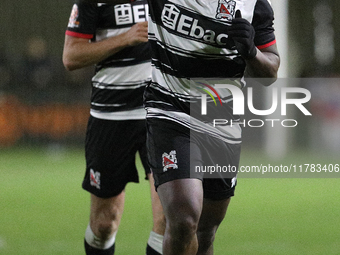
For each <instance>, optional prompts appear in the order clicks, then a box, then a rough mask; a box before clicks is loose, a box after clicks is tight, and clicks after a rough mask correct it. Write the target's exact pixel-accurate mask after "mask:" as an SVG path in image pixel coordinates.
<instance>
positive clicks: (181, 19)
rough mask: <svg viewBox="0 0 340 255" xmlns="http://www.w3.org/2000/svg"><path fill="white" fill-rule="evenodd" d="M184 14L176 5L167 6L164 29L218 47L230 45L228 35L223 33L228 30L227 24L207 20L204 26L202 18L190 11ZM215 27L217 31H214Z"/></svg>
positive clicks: (164, 13)
mask: <svg viewBox="0 0 340 255" xmlns="http://www.w3.org/2000/svg"><path fill="white" fill-rule="evenodd" d="M183 12H184V11H183V9H180V8H179V7H177V6H176V5H174V4H165V5H164V8H163V11H162V16H161V19H162V23H163V25H164V27H166V28H168V29H170V30H172V31H174V32H175V33H177V34H181V35H184V36H186V37H190V38H192V39H194V40H196V41H201V42H204V43H208V44H213V45H218V46H228V45H230V39H229V40H228V34H226V33H223V32H221V31H223V30H224V31H225V30H226V28H227V25H226V24H221V23H215V22H213V21H207V20H205V22H204V24H203V23H202V22H201V23H200V20H199V19H200V18H201V19H202V16H199V15H197V14H195V13H191V12H188V11H185V14H184V13H183ZM208 27H209V28H208ZM214 27H215V28H216V29H214V30H213V28H214ZM217 27H219V28H217ZM218 30H220V31H218ZM228 41H229V42H228Z"/></svg>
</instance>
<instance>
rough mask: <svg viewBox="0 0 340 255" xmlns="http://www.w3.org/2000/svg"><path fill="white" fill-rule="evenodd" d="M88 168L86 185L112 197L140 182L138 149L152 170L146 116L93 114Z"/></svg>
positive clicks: (88, 128)
mask: <svg viewBox="0 0 340 255" xmlns="http://www.w3.org/2000/svg"><path fill="white" fill-rule="evenodd" d="M85 142H86V144H85V153H86V172H85V177H84V180H83V185H82V186H83V188H84V189H85V190H87V191H89V192H90V193H92V194H94V195H96V196H98V197H101V198H109V197H113V196H116V195H118V194H119V193H121V192H122V191H123V190H124V188H125V186H126V184H127V183H128V182H139V179H138V172H137V168H136V153H137V152H139V155H140V159H141V161H142V164H143V166H144V169H145V174H146V175H147V174H148V173H150V172H151V171H150V168H149V167H148V164H147V155H146V129H145V120H119V121H113V120H103V119H97V118H94V117H92V116H90V118H89V121H88V127H87V132H86V141H85Z"/></svg>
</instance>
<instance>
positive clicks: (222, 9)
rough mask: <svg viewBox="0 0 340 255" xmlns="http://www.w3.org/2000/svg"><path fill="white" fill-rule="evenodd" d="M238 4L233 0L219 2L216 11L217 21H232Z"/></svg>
mask: <svg viewBox="0 0 340 255" xmlns="http://www.w3.org/2000/svg"><path fill="white" fill-rule="evenodd" d="M235 7H236V2H235V1H233V0H230V1H228V0H219V1H218V7H217V10H216V19H226V20H227V21H232V19H233V16H234V14H235Z"/></svg>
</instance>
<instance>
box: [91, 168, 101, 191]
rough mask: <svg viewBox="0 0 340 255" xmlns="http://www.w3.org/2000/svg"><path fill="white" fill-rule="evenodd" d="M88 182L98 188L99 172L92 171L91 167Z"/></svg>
mask: <svg viewBox="0 0 340 255" xmlns="http://www.w3.org/2000/svg"><path fill="white" fill-rule="evenodd" d="M90 184H91V186H94V187H96V188H97V189H100V173H99V172H95V171H93V169H90Z"/></svg>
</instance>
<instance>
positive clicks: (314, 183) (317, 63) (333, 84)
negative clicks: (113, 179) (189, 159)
mask: <svg viewBox="0 0 340 255" xmlns="http://www.w3.org/2000/svg"><path fill="white" fill-rule="evenodd" d="M272 4H273V6H274V10H275V16H276V20H275V28H276V34H277V38H278V41H277V44H278V46H279V50H280V53H281V58H282V66H281V69H280V79H287V78H290V79H293V82H290V81H292V80H288V79H287V81H286V84H287V85H288V86H301V87H303V88H306V89H308V90H309V91H310V92H311V93H312V99H311V100H310V101H309V102H308V104H306V107H307V108H308V110H309V111H310V112H311V113H312V116H304V115H303V114H301V112H300V111H297V109H296V107H295V108H294V107H293V108H294V109H290V110H289V116H286V117H284V118H286V119H288V118H289V119H292V118H293V119H296V120H297V121H298V123H299V124H298V126H296V127H295V128H285V129H283V128H280V127H278V128H277V129H276V128H268V127H264V128H248V127H246V128H244V135H243V137H244V139H243V140H244V142H243V152H242V155H241V164H243V165H260V164H263V163H266V164H267V163H270V164H273V165H274V164H276V165H279V164H287V165H288V164H305V163H308V164H310V163H321V164H336V163H338V164H339V163H340V162H339V153H340V132H339V130H340V82H339V79H338V77H339V73H340V44H339V43H337V42H339V40H340V38H339V37H340V16H339V15H338V10H340V1H336V0H299V1H293V0H272ZM72 5H73V1H71V0H54V1H43V0H31V1H13V0H1V4H0V25H1V29H0V174H1V175H0V176H1V177H0V254H4V255H6V254H7V255H9V254H10V255H17V254H32V255H33V254H46V255H51V254H63V255H66V254H70V255H71V254H72V255H74V254H83V248H82V245H83V243H82V242H83V234H84V231H85V228H86V225H87V222H88V210H89V200H88V198H89V196H88V194H87V193H86V192H84V191H82V189H81V187H80V185H81V180H82V177H83V172H84V169H85V159H84V149H83V147H84V136H85V130H86V124H87V118H88V116H89V101H90V91H91V87H90V86H91V85H90V79H91V76H92V74H93V72H94V68H93V67H89V68H84V69H82V70H78V71H73V72H67V71H66V70H65V69H64V67H63V65H62V50H63V43H64V35H65V29H66V26H67V23H68V19H69V15H70V12H71V8H72ZM317 78H322V79H321V80H319V79H317ZM284 83H285V82H283V84H284ZM281 84H282V83H281ZM269 98H270V97H269ZM268 104H270V100H269V101H268V90H267V89H265V88H260V87H257V88H256V92H255V96H254V105H256V106H258V107H259V108H261V107H266V105H268ZM264 109H266V108H264ZM267 109H268V108H267ZM277 117H278V118H281V117H282V116H277V115H276V117H275V116H273V117H270V118H277ZM244 118H245V119H247V118H248V119H249V118H256V119H258V118H259V116H257V117H254V116H251V115H250V114H249V113H247V114H246V116H244ZM139 170H140V171H141V172H140V173H141V174H142V170H141V168H140V169H139ZM141 176H142V175H141ZM334 176H335V175H332V177H334ZM314 177H317V176H314ZM337 177H339V174H338V175H337ZM142 179H143V177H141V180H142ZM339 180H340V179H339V178H328V179H323V178H319V179H317V178H314V179H307V178H302V179H297V178H295V179H294V178H286V179H285V178H281V179H280V178H279V179H274V178H273V179H265V178H262V179H247V178H244V179H242V178H240V179H239V180H238V183H239V184H238V188H237V196H235V199H234V198H233V202H232V206H231V208H230V209H228V214H227V218H228V219H227V221H226V223H225V224H224V225H222V226H221V227H220V229H219V232H220V234H219V235H218V237H217V240H216V248H215V251H216V254H226V252H225V250H226V247H227V248H228V251H229V252H230V254H240V255H243V254H252V255H253V254H261V255H264V254H268V255H273V254H282V255H283V254H285V255H286V254H296V255H301V254H309V255H310V254H320V255H321V254H339V250H340V246H339V245H340V244H339V239H338V237H339V236H340V233H339V229H340V227H339V218H338V211H339V210H338V209H339V207H340V200H339V199H336V197H337V195H339ZM141 182H142V184H141V185H135V184H131V185H129V188H128V189H127V199H126V200H127V202H126V209H125V212H124V216H123V219H122V223H121V225H122V227H121V229H120V231H119V233H118V236H117V242H118V244H117V245H118V246H117V250H118V251H119V252H118V253H117V254H118V255H119V254H123V255H131V254H143V252H144V247H145V243H146V240H147V237H148V234H149V231H150V229H151V209H150V199H149V185H148V183H147V182H145V181H141ZM145 205H147V206H145ZM136 212H138V213H136ZM226 236H227V237H228V244H226V238H225V237H226ZM131 240H134V241H133V242H131Z"/></svg>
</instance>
